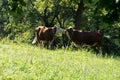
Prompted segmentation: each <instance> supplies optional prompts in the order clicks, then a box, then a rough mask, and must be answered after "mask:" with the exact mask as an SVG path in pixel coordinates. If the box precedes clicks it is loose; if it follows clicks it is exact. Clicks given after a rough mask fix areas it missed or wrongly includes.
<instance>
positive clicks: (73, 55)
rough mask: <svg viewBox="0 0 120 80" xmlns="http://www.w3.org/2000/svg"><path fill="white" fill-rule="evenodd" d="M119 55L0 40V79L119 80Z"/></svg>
mask: <svg viewBox="0 0 120 80" xmlns="http://www.w3.org/2000/svg"><path fill="white" fill-rule="evenodd" d="M119 60H120V59H119V58H113V57H107V56H106V57H102V56H100V55H96V54H94V53H92V51H89V52H88V51H87V50H84V49H81V50H70V49H64V48H63V49H55V50H48V49H45V48H40V47H37V46H33V45H28V44H15V43H10V44H3V43H0V79H1V80H10V79H11V80H119V79H120V75H119V74H120V61H119Z"/></svg>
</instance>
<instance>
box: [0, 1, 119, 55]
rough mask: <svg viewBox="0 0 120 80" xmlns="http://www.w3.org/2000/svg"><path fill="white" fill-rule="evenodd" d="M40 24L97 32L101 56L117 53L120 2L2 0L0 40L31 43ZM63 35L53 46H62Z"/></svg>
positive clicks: (0, 8) (64, 40)
mask: <svg viewBox="0 0 120 80" xmlns="http://www.w3.org/2000/svg"><path fill="white" fill-rule="evenodd" d="M39 25H45V26H53V25H58V26H60V27H62V28H64V29H65V28H67V27H69V26H72V27H74V28H75V29H84V30H90V31H98V30H100V31H101V32H103V33H104V35H108V36H110V38H104V39H103V50H104V53H109V54H116V55H119V54H120V53H119V52H120V51H119V50H120V0H1V1H0V39H1V40H2V39H4V38H6V37H7V38H8V39H10V40H13V41H15V42H18V41H20V42H24V43H31V41H32V39H33V37H34V29H35V27H37V26H39ZM66 41H67V38H66V36H65V35H62V38H61V37H58V38H56V42H55V43H56V44H57V43H58V45H59V46H65V45H66V44H65V43H66Z"/></svg>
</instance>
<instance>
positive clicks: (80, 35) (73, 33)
mask: <svg viewBox="0 0 120 80" xmlns="http://www.w3.org/2000/svg"><path fill="white" fill-rule="evenodd" d="M66 35H67V37H68V38H69V40H70V41H72V42H74V43H75V44H76V45H79V46H80V45H83V44H86V45H94V46H95V47H96V49H98V50H99V51H101V46H102V38H103V34H102V33H100V32H91V31H83V30H75V29H73V28H68V29H66Z"/></svg>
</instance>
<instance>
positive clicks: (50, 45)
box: [49, 38, 55, 49]
mask: <svg viewBox="0 0 120 80" xmlns="http://www.w3.org/2000/svg"><path fill="white" fill-rule="evenodd" d="M54 40H55V38H53V40H52V41H51V42H50V44H49V49H52V48H53V46H52V44H53V41H54Z"/></svg>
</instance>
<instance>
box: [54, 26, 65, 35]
mask: <svg viewBox="0 0 120 80" xmlns="http://www.w3.org/2000/svg"><path fill="white" fill-rule="evenodd" d="M54 28H55V29H56V35H57V34H59V33H63V34H65V30H64V29H62V28H60V27H58V26H56V25H55V26H54Z"/></svg>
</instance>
